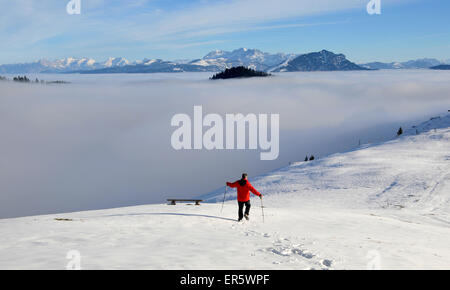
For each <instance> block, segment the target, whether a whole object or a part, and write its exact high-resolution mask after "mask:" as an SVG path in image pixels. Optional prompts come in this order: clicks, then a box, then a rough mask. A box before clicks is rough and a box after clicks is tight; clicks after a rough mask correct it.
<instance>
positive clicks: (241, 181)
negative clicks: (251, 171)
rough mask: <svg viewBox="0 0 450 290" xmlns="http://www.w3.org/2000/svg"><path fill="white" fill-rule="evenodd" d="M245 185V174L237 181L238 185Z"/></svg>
mask: <svg viewBox="0 0 450 290" xmlns="http://www.w3.org/2000/svg"><path fill="white" fill-rule="evenodd" d="M246 184H247V173H242V178H241V180H239V185H240V186H244V185H246Z"/></svg>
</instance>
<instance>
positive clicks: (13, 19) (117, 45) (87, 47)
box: [0, 0, 450, 63]
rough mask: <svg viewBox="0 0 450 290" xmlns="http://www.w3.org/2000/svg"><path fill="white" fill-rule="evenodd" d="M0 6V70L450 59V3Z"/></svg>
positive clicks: (30, 0) (29, 1)
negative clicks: (156, 61)
mask: <svg viewBox="0 0 450 290" xmlns="http://www.w3.org/2000/svg"><path fill="white" fill-rule="evenodd" d="M68 2H69V0H14V1H11V0H0V5H1V10H0V39H1V42H0V48H1V55H0V63H16V62H28V61H34V60H37V59H40V58H48V59H55V58H62V57H68V56H74V57H92V58H95V59H97V60H104V59H106V58H107V57H110V56H123V57H126V58H127V59H129V60H137V59H143V58H162V59H170V60H173V59H183V58H188V59H194V58H200V57H202V56H203V55H205V54H207V53H208V52H209V51H211V50H216V49H223V50H232V49H236V48H240V47H247V48H258V49H261V50H263V51H267V52H288V53H305V52H311V51H318V50H321V49H328V50H331V51H334V52H339V53H344V54H346V55H347V57H348V58H349V59H350V60H352V61H356V62H368V61H405V60H409V59H416V58H423V57H433V58H438V59H450V53H449V51H450V29H449V28H450V20H449V19H450V17H448V14H449V12H450V1H448V0H381V4H382V14H381V15H369V14H368V13H367V12H366V5H367V3H368V2H369V0H339V1H337V0H277V1H273V0H232V1H229V0H228V1H227V0H221V1H217V0H216V1H213V0H189V1H187V0H128V1H118V0H81V3H82V10H81V15H68V14H67V13H66V4H67V3H68Z"/></svg>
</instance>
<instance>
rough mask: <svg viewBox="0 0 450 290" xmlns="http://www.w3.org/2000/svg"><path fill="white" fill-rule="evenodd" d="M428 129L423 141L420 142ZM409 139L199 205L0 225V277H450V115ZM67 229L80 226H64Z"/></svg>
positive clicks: (298, 169)
mask: <svg viewBox="0 0 450 290" xmlns="http://www.w3.org/2000/svg"><path fill="white" fill-rule="evenodd" d="M416 129H417V131H416ZM405 132H406V134H405V135H404V136H401V137H400V138H398V139H396V140H393V141H390V142H386V143H382V144H373V145H370V146H363V147H362V148H358V149H357V150H354V151H351V152H347V153H341V154H334V155H331V156H329V157H327V158H323V159H321V160H316V161H312V162H301V163H296V164H293V165H291V166H289V167H286V168H282V169H280V170H277V171H274V172H272V173H269V174H267V175H264V176H260V177H257V178H255V179H253V180H252V183H253V185H254V186H255V187H256V188H257V189H258V190H259V191H260V192H262V193H263V194H264V195H265V197H264V199H263V202H264V206H265V208H264V215H265V217H264V222H263V218H262V208H261V207H260V201H259V200H258V199H255V198H253V199H252V204H253V207H252V211H251V221H250V222H243V223H237V222H236V221H235V218H236V215H237V213H236V211H237V209H236V204H235V201H234V192H231V191H229V195H228V198H227V199H228V201H227V202H225V205H224V208H223V212H221V206H222V205H221V201H222V199H223V192H224V191H223V190H224V189H223V188H222V189H220V190H218V191H216V192H213V193H211V194H208V195H207V196H206V198H208V199H209V201H219V203H207V204H203V205H201V206H194V205H183V204H180V205H176V206H170V205H147V206H139V207H129V208H119V209H110V210H101V211H89V212H78V213H70V214H59V215H48V216H36V217H25V218H17V219H5V220H0V232H1V233H2V235H1V236H0V269H47V268H52V269H63V268H64V267H65V266H66V264H67V262H68V260H67V259H66V253H67V252H68V251H69V250H77V251H79V252H80V253H81V267H82V268H84V269H124V268H125V269H128V268H133V269H205V268H206V269H366V268H381V269H450V247H448V245H449V244H450V215H449V210H450V115H445V116H441V117H439V118H434V119H432V120H430V121H428V122H425V123H423V124H421V125H419V126H417V127H416V128H412V129H409V130H405ZM55 218H64V219H69V220H62V221H58V220H55Z"/></svg>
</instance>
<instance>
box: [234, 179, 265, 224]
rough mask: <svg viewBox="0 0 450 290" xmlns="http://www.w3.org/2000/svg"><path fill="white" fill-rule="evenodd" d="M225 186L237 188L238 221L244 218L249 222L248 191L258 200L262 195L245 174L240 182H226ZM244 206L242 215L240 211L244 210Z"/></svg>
mask: <svg viewBox="0 0 450 290" xmlns="http://www.w3.org/2000/svg"><path fill="white" fill-rule="evenodd" d="M227 186H229V187H237V200H238V204H239V212H238V214H239V220H238V221H241V220H242V218H243V217H245V219H246V220H249V215H250V206H251V205H250V191H251V192H252V193H253V194H254V195H257V196H259V198H262V194H261V193H259V192H258V191H257V190H256V189H255V188H254V187H253V186H252V185H251V184H250V182H249V181H248V180H247V173H243V174H242V178H241V180H238V181H236V182H233V183H231V182H227ZM244 205H245V214H242V210H243V209H244Z"/></svg>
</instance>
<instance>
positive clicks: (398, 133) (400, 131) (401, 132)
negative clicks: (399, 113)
mask: <svg viewBox="0 0 450 290" xmlns="http://www.w3.org/2000/svg"><path fill="white" fill-rule="evenodd" d="M402 134H403V129H402V127H400V129H398V131H397V136H400V135H402Z"/></svg>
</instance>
